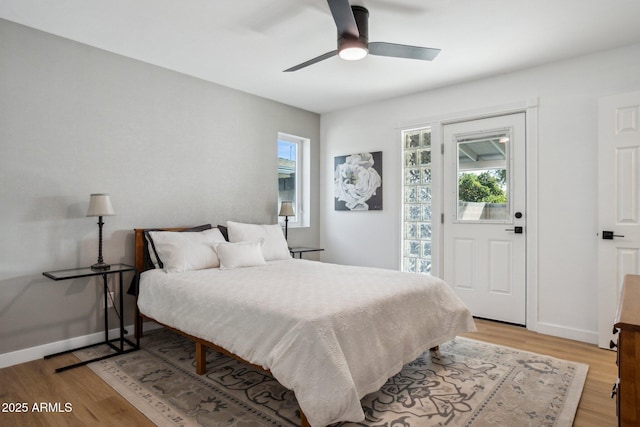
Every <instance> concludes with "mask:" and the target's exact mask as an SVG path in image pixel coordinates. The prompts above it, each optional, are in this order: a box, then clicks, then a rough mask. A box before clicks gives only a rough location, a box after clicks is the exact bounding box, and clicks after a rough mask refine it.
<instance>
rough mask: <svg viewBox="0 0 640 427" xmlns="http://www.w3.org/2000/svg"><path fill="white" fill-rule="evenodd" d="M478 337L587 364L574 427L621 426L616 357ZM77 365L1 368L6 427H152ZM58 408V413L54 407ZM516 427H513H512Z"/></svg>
mask: <svg viewBox="0 0 640 427" xmlns="http://www.w3.org/2000/svg"><path fill="white" fill-rule="evenodd" d="M476 324H477V326H478V332H474V333H472V334H466V335H465V336H466V337H468V338H473V339H478V340H482V341H486V342H491V343H495V344H500V345H505V346H509V347H515V348H519V349H522V350H527V351H532V352H536V353H542V354H548V355H551V356H554V357H558V358H562V359H567V360H573V361H576V362H582V363H586V364H588V365H589V373H588V376H587V381H586V384H585V387H584V391H583V393H582V398H581V400H580V405H579V407H578V412H577V414H576V419H575V422H574V426H577V427H591V426H593V427H607V426H615V425H616V423H617V421H616V417H615V401H614V399H611V398H610V397H609V393H610V391H611V387H612V385H613V383H614V382H615V379H616V376H617V369H616V364H615V359H616V356H615V353H614V352H612V351H608V350H602V349H599V348H597V347H596V346H594V345H590V344H585V343H581V342H576V341H570V340H566V339H562V338H555V337H549V336H546V335H541V334H537V333H534V332H530V331H527V330H526V329H524V328H520V327H516V326H511V325H504V324H501V323H495V322H489V321H486V320H477V321H476ZM73 361H75V357H74V356H72V355H64V356H60V357H57V358H54V359H48V360H36V361H33V362H29V363H24V364H21V365H16V366H12V367H9V368H4V369H0V402H1V403H2V405H3V407H2V409H5V404H7V405H8V404H10V403H21V402H24V403H27V405H28V407H29V408H28V409H29V410H28V412H26V413H5V412H2V413H0V425H2V426H20V427H29V426H93V425H103V426H111V425H113V426H122V425H127V426H151V425H153V424H152V423H151V422H149V421H148V420H147V419H146V418H145V417H144V416H143V415H142V414H141V413H140V412H138V411H137V410H136V409H135V408H134V407H133V406H131V405H130V404H129V403H128V402H127V401H126V400H125V399H124V398H122V397H121V396H120V395H119V394H117V393H116V392H115V391H113V389H111V388H110V387H109V386H108V385H106V384H105V383H104V382H103V381H102V380H101V379H100V378H98V377H97V376H96V375H95V374H93V372H92V371H91V370H90V369H89V368H87V367H86V366H83V367H80V368H76V369H73V370H70V371H66V372H62V373H59V374H55V373H54V369H55V368H56V367H59V366H64V365H66V364H68V363H72V362H73ZM39 402H45V403H47V404H48V403H51V404H53V405H54V406H55V404H56V403H59V406H60V408H61V409H62V410H63V411H64V405H65V403H70V404H71V407H72V410H71V412H55V413H39V412H34V411H33V405H34V404H37V403H39ZM53 409H55V408H53ZM509 427H511V426H509Z"/></svg>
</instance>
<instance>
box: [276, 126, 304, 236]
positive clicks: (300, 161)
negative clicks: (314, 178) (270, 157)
mask: <svg viewBox="0 0 640 427" xmlns="http://www.w3.org/2000/svg"><path fill="white" fill-rule="evenodd" d="M280 141H285V142H290V143H293V144H295V145H296V147H297V149H296V179H295V186H296V190H295V194H296V196H295V197H296V201H295V203H294V204H293V209H294V211H295V214H296V215H295V217H294V218H291V217H289V225H288V227H289V228H300V227H308V226H309V224H310V218H309V211H310V209H309V205H310V202H311V196H310V195H311V171H310V169H311V141H310V139H309V138H304V137H300V136H296V135H291V134H287V133H284V132H278V139H277V141H276V147H277V144H278V143H279V142H280ZM276 151H277V150H276ZM276 156H277V152H276ZM280 202H281V201H280V191H279V190H278V207H277V209H278V212H279V211H280ZM278 223H279V224H280V225H282V226H284V217H280V216H279V217H278Z"/></svg>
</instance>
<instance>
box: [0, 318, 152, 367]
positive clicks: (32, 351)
mask: <svg viewBox="0 0 640 427" xmlns="http://www.w3.org/2000/svg"><path fill="white" fill-rule="evenodd" d="M124 328H125V329H126V330H127V331H129V332H131V333H133V330H134V328H133V325H127V326H125V327H124ZM157 328H161V326H160V325H158V324H156V323H153V322H145V324H144V328H143V330H144V331H150V330H153V329H157ZM117 336H118V328H114V329H111V330H109V337H110V338H115V337H117ZM103 341H104V332H96V333H94V334H89V335H84V336H80V337H74V338H69V339H66V340H62V341H56V342H52V343H48V344H43V345H39V346H36V347H30V348H25V349H22V350H16V351H12V352H11V353H4V354H0V369H1V368H6V367H9V366H13V365H18V364H20V363H25V362H31V361H32V360H36V359H42V358H43V357H44V356H46V355H48V354H55V353H60V352H61V351H67V350H71V349H74V348H78V347H83V346H86V345H91V344H96V343H99V342H103Z"/></svg>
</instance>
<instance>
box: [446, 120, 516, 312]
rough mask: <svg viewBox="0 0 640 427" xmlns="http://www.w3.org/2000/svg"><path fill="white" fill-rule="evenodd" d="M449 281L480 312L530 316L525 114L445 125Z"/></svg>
mask: <svg viewBox="0 0 640 427" xmlns="http://www.w3.org/2000/svg"><path fill="white" fill-rule="evenodd" d="M443 143H444V198H443V200H444V207H443V210H444V227H443V237H444V238H443V246H444V248H443V249H444V251H443V252H444V257H443V268H444V270H443V271H444V275H443V277H444V280H445V281H447V282H448V283H449V284H450V285H451V286H452V287H453V288H454V290H455V292H456V293H457V294H458V296H459V297H460V298H461V299H462V300H463V301H464V303H465V304H466V305H467V306H468V307H469V309H470V310H471V313H472V314H473V315H474V316H476V317H483V318H488V319H494V320H500V321H504V322H510V323H515V324H520V325H524V324H525V322H526V299H525V296H526V252H525V250H526V206H525V202H526V193H525V188H526V187H525V179H526V171H525V166H526V161H525V114H524V113H517V114H510V115H506V116H499V117H492V118H487V119H481V120H473V121H467V122H462V123H455V124H450V125H445V126H444V129H443Z"/></svg>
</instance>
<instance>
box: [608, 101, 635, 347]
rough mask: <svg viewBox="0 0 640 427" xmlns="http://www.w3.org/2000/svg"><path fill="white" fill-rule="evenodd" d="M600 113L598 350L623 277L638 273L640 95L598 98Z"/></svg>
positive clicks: (615, 307) (609, 327)
mask: <svg viewBox="0 0 640 427" xmlns="http://www.w3.org/2000/svg"><path fill="white" fill-rule="evenodd" d="M598 114H599V122H598V128H599V130H598V145H599V153H598V154H599V157H598V161H599V166H598V182H599V188H598V222H599V224H598V225H599V227H600V229H599V233H598V238H599V239H598V282H599V285H598V294H599V295H598V304H599V307H598V329H599V331H598V345H599V346H600V347H605V348H608V347H609V341H610V340H611V339H612V338H613V334H612V329H613V322H614V319H615V315H616V309H617V305H618V297H619V295H620V289H621V286H622V281H623V278H624V276H625V275H626V274H639V272H640V129H639V127H640V124H639V120H640V92H633V93H627V94H622V95H614V96H609V97H606V98H602V99H601V100H600V102H599V113H598ZM605 232H609V233H605Z"/></svg>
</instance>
